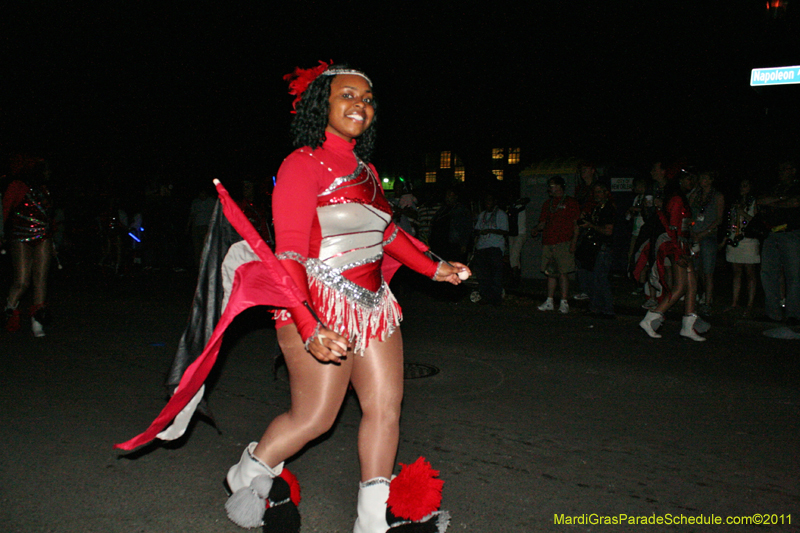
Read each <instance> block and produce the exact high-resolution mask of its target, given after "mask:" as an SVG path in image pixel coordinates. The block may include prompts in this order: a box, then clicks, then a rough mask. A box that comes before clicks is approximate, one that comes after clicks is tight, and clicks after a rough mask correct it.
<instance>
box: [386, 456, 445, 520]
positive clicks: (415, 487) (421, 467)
mask: <svg viewBox="0 0 800 533" xmlns="http://www.w3.org/2000/svg"><path fill="white" fill-rule="evenodd" d="M400 466H401V467H403V468H402V469H401V470H400V473H399V474H398V475H397V477H395V478H394V479H393V480H392V482H391V484H390V486H389V500H388V501H387V502H386V503H387V505H388V506H389V510H390V511H391V512H392V513H394V515H395V516H397V517H400V518H404V519H406V520H412V521H418V520H421V519H422V518H425V517H426V516H428V515H429V514H431V513H433V512H435V511H438V510H439V506H440V505H441V504H442V486H443V485H444V481H442V480H441V479H436V478H437V476H438V475H439V471H438V470H434V469H433V468H432V467H431V464H430V463H429V462H427V461H426V460H425V459H424V458H423V457H420V458H419V459H417V460H416V461H414V463H413V464H410V465H404V464H402V463H401V464H400Z"/></svg>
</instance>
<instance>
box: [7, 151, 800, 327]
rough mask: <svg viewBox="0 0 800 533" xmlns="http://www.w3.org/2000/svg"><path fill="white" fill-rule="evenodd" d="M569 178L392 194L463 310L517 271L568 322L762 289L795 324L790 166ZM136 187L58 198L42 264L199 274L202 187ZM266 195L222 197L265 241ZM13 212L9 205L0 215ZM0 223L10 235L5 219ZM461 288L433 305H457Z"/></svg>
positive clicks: (254, 191)
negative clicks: (451, 271)
mask: <svg viewBox="0 0 800 533" xmlns="http://www.w3.org/2000/svg"><path fill="white" fill-rule="evenodd" d="M575 176H576V181H575V185H574V186H568V184H567V181H566V180H565V179H564V178H563V177H562V176H551V177H550V178H549V179H548V189H547V192H548V195H549V198H548V199H547V200H546V201H544V202H543V203H539V201H535V202H530V200H529V199H528V198H519V197H518V196H510V195H505V196H504V195H503V194H502V192H501V191H499V190H498V191H497V192H494V191H481V192H480V194H477V195H474V196H473V197H471V198H470V197H466V194H465V192H466V191H465V189H463V188H459V187H458V186H457V185H456V186H451V187H447V188H445V189H421V190H419V191H414V192H413V193H412V191H411V189H410V187H404V184H402V183H401V184H400V187H396V190H395V191H393V192H392V193H390V194H389V196H390V197H392V204H393V206H394V208H395V218H396V220H397V221H398V223H399V225H401V227H403V228H404V229H406V231H408V232H409V233H410V234H412V235H414V236H415V237H417V238H418V239H420V240H421V241H422V242H424V243H425V244H427V245H428V246H429V247H430V248H431V250H432V251H434V252H435V253H436V254H437V255H439V256H442V257H448V258H452V259H453V260H457V261H461V262H465V263H466V262H470V263H471V264H472V266H473V270H474V273H475V276H474V279H473V282H472V283H471V284H468V287H469V289H468V292H471V293H472V294H471V298H470V299H471V300H472V301H473V302H480V303H482V304H489V305H502V304H503V301H504V298H505V296H506V294H507V292H506V291H507V290H509V289H518V288H519V287H520V284H521V278H522V272H523V270H524V269H523V267H525V269H526V271H527V272H528V273H529V274H530V272H531V271H540V272H541V273H542V274H543V276H544V278H545V279H546V285H545V288H544V291H545V292H546V294H545V295H544V301H543V302H542V303H541V304H540V305H539V306H538V308H539V310H541V311H542V312H548V311H554V312H555V311H558V312H560V313H562V314H569V313H571V312H572V313H574V312H576V311H575V309H571V308H570V300H575V301H578V302H580V301H581V300H584V301H585V303H581V304H580V305H578V306H577V307H581V308H583V310H585V312H588V313H590V314H591V315H593V316H595V317H598V318H608V319H613V318H615V316H616V312H617V311H616V309H615V295H616V296H617V298H619V297H620V291H625V296H626V301H627V302H629V301H630V300H631V298H630V296H635V298H636V299H638V300H639V302H640V304H637V305H641V306H642V307H644V308H645V309H647V311H648V312H653V313H656V314H659V313H661V312H663V310H665V309H667V308H669V307H670V306H671V304H669V305H667V304H666V303H665V302H669V301H670V299H671V298H672V297H673V296H674V294H675V293H676V292H680V293H681V294H680V296H681V297H682V298H683V299H684V300H685V299H686V297H688V293H689V292H692V290H696V292H697V297H696V301H693V303H696V304H697V306H696V308H695V307H691V308H687V310H686V314H687V315H695V314H696V315H698V316H703V317H708V316H713V315H715V314H717V313H725V314H730V315H732V316H735V317H752V316H753V314H754V313H753V309H754V306H756V304H757V293H758V290H759V287H760V288H761V289H762V290H763V293H764V312H765V316H766V318H767V319H769V320H772V321H786V322H787V323H788V324H789V325H796V324H797V322H798V319H800V184H799V182H798V178H797V168H796V164H795V163H794V162H793V161H785V162H784V163H782V164H781V165H780V167H779V169H778V172H777V180H776V182H775V184H774V185H766V184H765V185H761V184H760V183H758V181H757V180H755V179H753V178H747V177H744V178H741V179H738V180H734V179H732V178H729V177H727V176H720V175H719V174H718V173H717V172H715V171H713V170H710V169H702V170H697V169H694V168H692V167H689V166H687V165H681V164H670V163H665V162H663V161H657V162H655V163H654V164H653V165H652V167H651V169H650V171H649V175H648V174H646V173H641V175H637V176H636V177H635V178H634V179H633V182H632V184H630V187H629V189H628V190H627V191H626V193H625V194H619V193H618V192H617V191H614V192H612V190H611V187H610V180H609V179H608V177H607V176H603V175H602V174H601V173H600V172H598V170H597V168H595V166H594V165H592V164H588V163H582V164H581V165H580V166H579V167H578V168H577V169H576V172H575ZM12 181H14V180H13V176H11V175H10V174H7V175H6V176H3V180H2V183H0V193H6V195H8V193H7V188H8V186H9V184H10V183H11V182H12ZM146 183H147V184H146V186H144V187H143V188H142V189H143V190H142V191H141V193H140V194H129V193H128V191H126V190H118V191H115V190H114V188H113V187H102V188H98V189H97V190H85V191H81V192H80V193H77V194H76V193H75V191H61V190H59V189H58V188H57V187H56V192H55V194H54V195H53V202H52V206H51V209H52V220H53V228H52V230H53V231H52V241H53V246H52V250H53V251H52V256H53V257H54V258H55V257H57V258H58V259H59V261H60V262H63V263H65V264H66V265H67V267H68V268H72V269H82V270H83V271H90V270H92V269H100V270H102V271H103V272H104V273H106V274H110V275H114V276H120V277H122V276H125V275H129V274H133V273H136V272H142V271H147V270H157V269H171V270H175V271H183V270H185V271H190V272H191V271H193V270H196V269H197V267H198V260H199V257H200V252H201V250H202V245H203V240H204V236H205V233H206V231H207V229H208V224H209V220H210V218H211V212H212V210H213V207H214V205H215V203H216V200H215V195H214V191H213V189H212V188H210V187H200V186H196V188H195V189H194V190H190V189H187V188H183V189H177V188H176V187H175V186H174V185H173V184H172V183H171V182H170V180H167V179H163V178H153V179H151V180H149V181H147V182H146ZM681 184H683V186H684V188H685V190H682V189H681ZM239 185H241V186H239ZM268 185H269V183H268V181H266V180H259V179H255V178H248V179H245V180H237V181H234V182H233V186H232V187H229V188H230V189H231V191H232V192H233V194H234V196H235V197H237V198H238V199H239V201H240V205H241V206H242V208H243V209H244V210H245V212H246V214H247V216H248V218H250V219H251V221H252V222H253V224H254V225H255V226H256V227H257V229H258V230H259V232H260V233H261V234H262V235H263V236H264V238H265V240H266V241H267V242H268V243H272V232H271V214H270V213H271V206H270V196H269V189H270V188H269V186H268ZM676 191H677V192H676ZM66 192H71V193H72V194H65V193H66ZM474 192H475V191H473V193H474ZM675 194H678V195H679V196H680V197H681V198H682V199H683V200H685V203H686V214H687V215H688V218H687V220H688V222H687V224H688V226H687V227H686V228H670V227H669V226H670V223H669V212H668V203H669V200H670V197H667V195H675ZM7 202H8V200H7ZM537 204H538V205H537ZM11 211H13V209H12V208H11V207H10V206H8V205H7V206H6V209H5V211H4V212H6V213H7V214H10V212H11ZM2 223H5V224H6V228H5V229H6V232H5V233H6V237H8V233H9V232H8V223H9V222H8V216H6V217H4V219H3V220H2V221H0V224H2ZM683 230H685V235H684V234H682V231H683ZM670 231H673V233H674V235H673V237H674V239H673V240H674V242H673V243H672V244H673V245H674V249H673V252H675V251H676V250H685V252H686V253H685V259H683V258H682V257H683V254H682V253H681V254H678V255H674V254H673V255H672V256H670V255H669V254H666V255H664V252H663V250H661V252H659V246H661V245H663V244H664V242H666V241H665V239H669V238H670ZM1 239H3V226H2V225H0V240H1ZM659 239H661V241H659ZM6 241H8V239H6ZM619 243H623V244H622V245H620V244H619ZM5 244H6V247H5V248H6V249H9V248H8V242H6V243H5ZM523 246H527V247H531V246H534V247H539V249H540V250H541V261H540V264H537V265H524V262H525V261H526V257H529V255H526V254H523V253H522V251H523ZM659 253H661V256H659ZM723 257H724V261H725V262H727V263H728V264H730V267H728V268H727V270H726V269H725V267H723V264H722V263H720V264H717V260H718V258H719V259H720V261H722V258H723ZM678 262H680V263H681V264H683V263H684V262H685V263H686V266H684V267H681V268H683V269H684V270H676V269H675V268H673V264H677V263H678ZM4 264H5V265H6V268H5V271H6V273H5V274H4V276H3V278H2V282H3V284H4V290H5V289H6V288H7V287H8V286H9V285H10V284H11V280H10V275H9V272H10V269H9V268H8V264H9V261H8V257H6V258H5V262H4ZM620 265H627V268H625V267H624V266H623V267H622V268H621V267H620ZM684 271H685V272H684ZM722 271H725V272H730V280H731V283H730V285H731V294H730V296H727V295H726V296H723V297H722V298H720V295H719V292H720V291H719V289H718V288H716V287H715V274H719V273H720V272H722ZM684 275H685V276H686V279H683V276H684ZM690 278H691V280H690ZM612 279H615V280H616V281H615V283H614V284H613V285H612ZM759 281H760V283H759ZM681 284H683V285H685V287H684V286H682V285H681ZM690 285H691V286H692V287H696V289H692V290H690V287H689V286H690ZM530 286H532V285H526V287H530ZM725 286H726V287H727V283H726V284H725ZM612 287H613V288H612ZM464 291H465V289H464V288H461V292H458V293H457V294H456V293H455V292H453V291H449V292H448V291H444V292H443V293H442V294H438V295H437V296H439V297H442V298H450V299H454V300H461V299H464V297H465V296H466V294H465V292H464ZM720 299H723V300H726V303H727V304H728V305H726V306H725V307H724V309H723V308H722V307H720V306H718V305H717V301H718V300H720ZM12 304H14V305H15V302H12ZM12 304H9V305H12ZM648 324H650V325H651V326H652V324H655V325H656V327H651V328H650V329H651V330H652V332H653V333H655V332H656V329H657V326H658V325H659V324H660V321H659V320H658V317H656V319H655V321H652V320H651V322H650V323H648ZM643 327H644V326H643ZM645 330H646V331H648V328H645ZM650 332H651V331H648V333H650Z"/></svg>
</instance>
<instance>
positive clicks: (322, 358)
mask: <svg viewBox="0 0 800 533" xmlns="http://www.w3.org/2000/svg"><path fill="white" fill-rule="evenodd" d="M350 348H351V346H350V343H349V342H348V341H347V339H346V338H345V337H342V336H341V335H339V334H338V333H336V332H335V331H331V330H329V329H328V328H325V327H320V328H319V332H318V333H317V334H316V335H314V336H313V337H312V338H311V339H310V340H309V342H308V351H309V353H310V354H311V355H313V356H314V358H315V359H316V360H317V361H319V362H320V363H333V364H335V365H338V364H340V363H341V362H342V359H345V358H346V357H347V351H348V350H349V349H350Z"/></svg>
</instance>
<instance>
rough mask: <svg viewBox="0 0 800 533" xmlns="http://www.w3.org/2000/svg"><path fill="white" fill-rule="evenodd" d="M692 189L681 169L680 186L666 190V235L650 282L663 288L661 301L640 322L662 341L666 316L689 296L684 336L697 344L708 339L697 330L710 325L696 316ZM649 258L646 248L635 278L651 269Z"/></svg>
mask: <svg viewBox="0 0 800 533" xmlns="http://www.w3.org/2000/svg"><path fill="white" fill-rule="evenodd" d="M691 188H692V176H691V174H689V173H688V172H687V171H685V170H681V171H680V172H679V174H678V179H677V183H676V182H675V181H671V182H669V183H668V184H667V186H666V187H665V190H664V198H665V199H666V203H665V204H664V205H663V208H662V209H661V210H659V211H658V212H657V216H658V217H659V219H660V220H661V223H662V225H663V233H661V234H660V235H659V236H658V237H657V239H656V241H655V243H654V244H652V245H654V246H655V261H654V263H653V265H652V271H651V276H650V279H651V283H653V284H654V285H657V288H661V289H662V290H661V298H660V300H659V303H658V305H657V306H656V307H655V309H653V310H651V311H647V314H646V315H645V317H644V318H643V319H642V321H641V322H639V326H640V327H641V328H642V329H643V330H644V331H645V332H646V333H647V334H648V335H650V336H651V337H653V338H654V339H658V338H661V335H659V334H658V333H657V332H656V330H658V328H659V327H660V326H661V324H662V323H663V322H664V313H666V312H667V311H668V310H669V309H670V308H671V307H672V306H673V305H675V304H676V303H678V302H679V301H680V299H681V298H682V297H684V296H685V298H684V301H685V309H684V315H683V322H682V325H681V331H680V334H681V335H682V336H683V337H687V338H689V339H692V340H694V341H704V340H706V339H705V338H704V337H701V336H700V335H698V332H697V331H696V330H695V328H696V327H698V326H699V325H700V324H702V325H703V326H706V325H707V323H705V322H698V316H697V314H696V313H695V299H696V296H697V278H696V276H695V272H694V266H693V264H692V255H691V251H690V244H689V239H690V236H691V234H690V224H691V220H692V214H691V209H690V208H689V202H688V200H687V199H686V193H687V192H688V191H690V190H691ZM648 244H649V243H648ZM649 245H650V244H649ZM648 255H649V250H648V249H646V247H645V248H644V249H642V250H640V253H639V260H638V261H637V269H636V270H634V276H635V279H639V274H640V272H641V269H643V268H646V267H647V256H648ZM667 261H669V262H670V263H671V267H670V268H671V269H672V280H673V283H674V286H672V287H670V286H667V285H666V282H665V279H666V269H667ZM703 329H706V328H703Z"/></svg>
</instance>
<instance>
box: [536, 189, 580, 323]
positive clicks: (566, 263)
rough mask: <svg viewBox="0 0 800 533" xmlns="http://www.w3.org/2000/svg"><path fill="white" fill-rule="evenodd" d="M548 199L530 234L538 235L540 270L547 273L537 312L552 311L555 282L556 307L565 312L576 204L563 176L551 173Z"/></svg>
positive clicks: (577, 212)
mask: <svg viewBox="0 0 800 533" xmlns="http://www.w3.org/2000/svg"><path fill="white" fill-rule="evenodd" d="M547 185H548V189H547V192H548V194H549V195H550V199H549V200H547V201H546V202H545V203H544V205H543V206H542V214H541V215H540V216H539V224H537V225H536V227H535V228H533V231H532V232H531V235H532V236H533V237H536V236H538V235H539V233H541V234H542V272H544V274H545V276H547V300H545V302H544V303H543V304H542V305H540V306H539V310H540V311H553V310H554V309H555V306H554V305H553V296H554V295H555V292H556V282H558V283H559V285H560V287H561V305H559V307H558V310H559V312H561V313H563V314H567V313H569V303H567V296H568V294H569V277H568V276H569V274H570V273H571V272H574V271H575V243H576V241H577V239H578V225H577V222H578V218H579V217H580V204H578V201H577V200H576V199H575V198H572V197H571V196H567V195H565V194H564V178H562V177H561V176H553V177H552V178H550V179H549V180H548V181H547Z"/></svg>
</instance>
